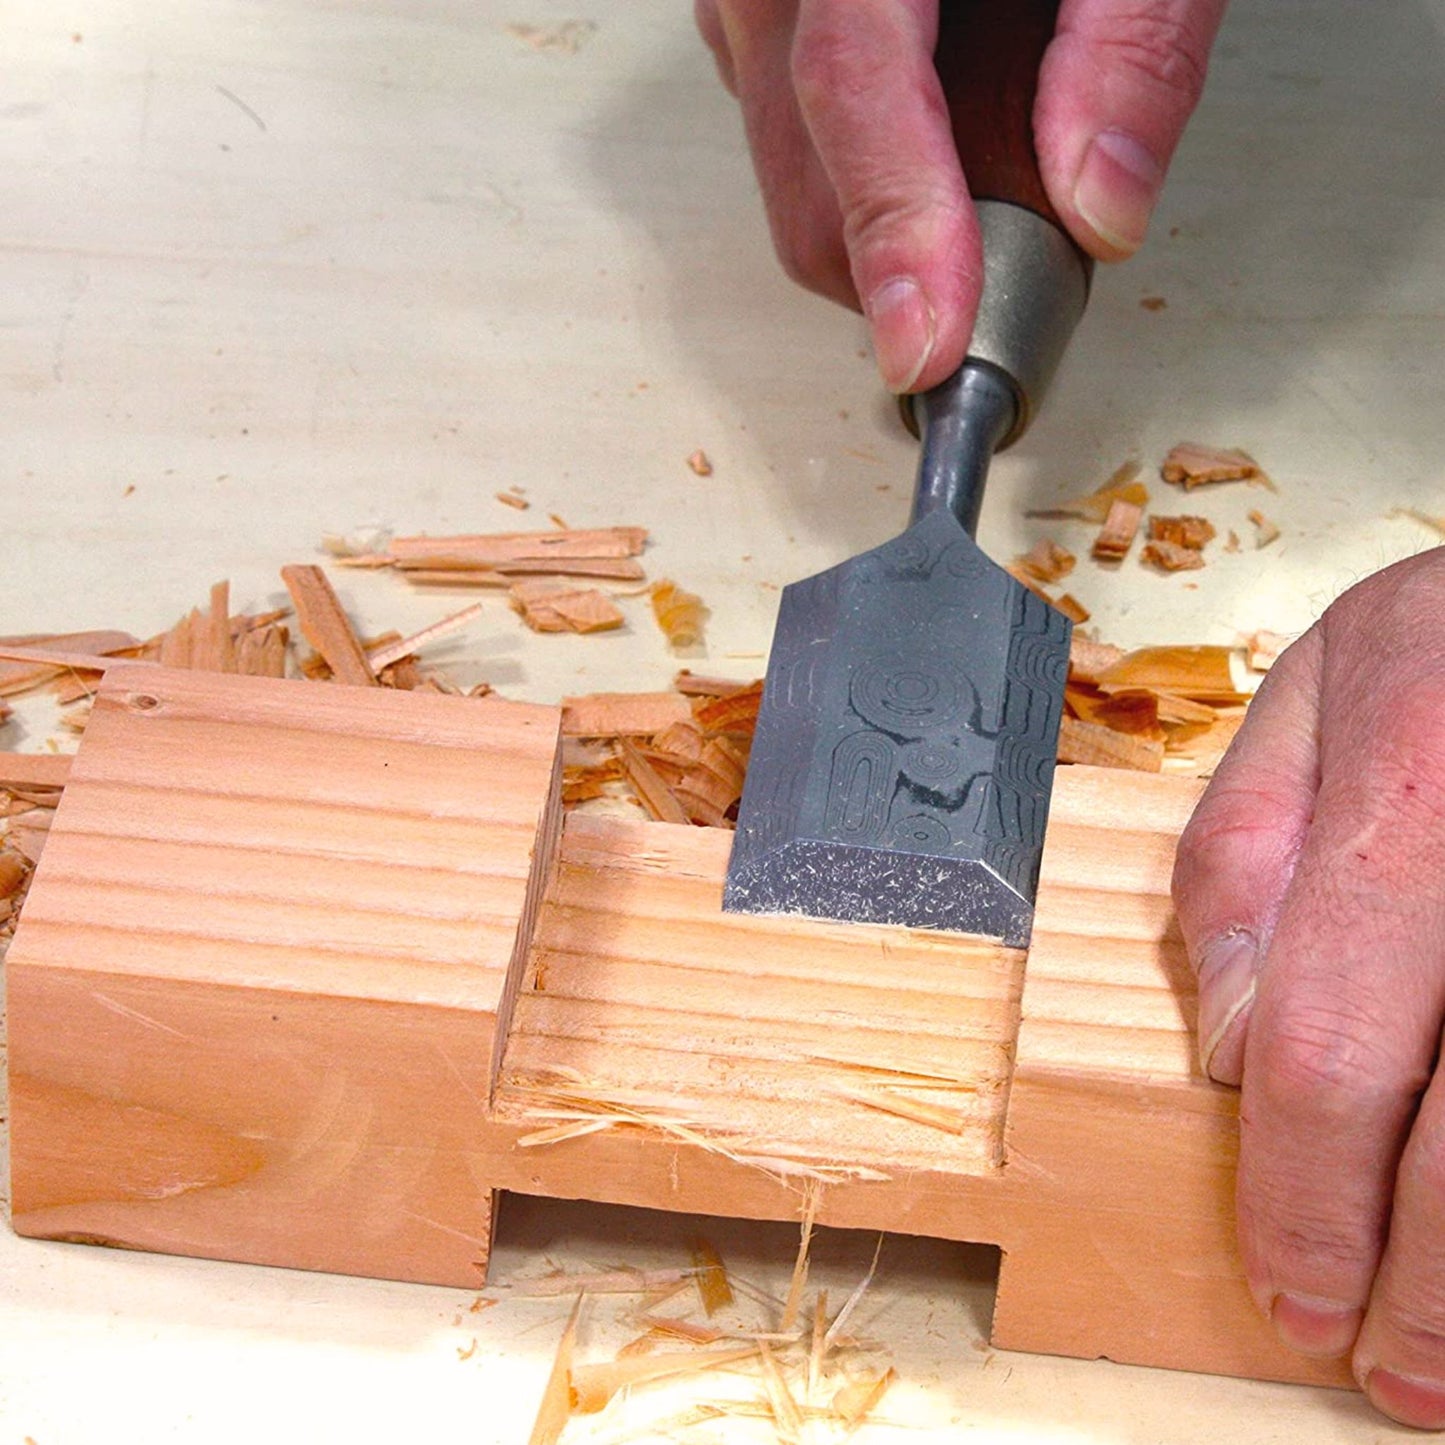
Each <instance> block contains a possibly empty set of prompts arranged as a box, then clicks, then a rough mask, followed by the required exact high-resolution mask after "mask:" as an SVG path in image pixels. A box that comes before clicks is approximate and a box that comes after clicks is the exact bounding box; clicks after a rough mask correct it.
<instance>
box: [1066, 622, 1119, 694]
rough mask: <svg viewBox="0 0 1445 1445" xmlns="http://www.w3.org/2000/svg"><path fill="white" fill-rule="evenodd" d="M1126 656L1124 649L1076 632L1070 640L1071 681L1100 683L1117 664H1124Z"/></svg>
mask: <svg viewBox="0 0 1445 1445" xmlns="http://www.w3.org/2000/svg"><path fill="white" fill-rule="evenodd" d="M1124 656H1125V653H1124V649H1123V648H1122V647H1115V646H1114V645H1113V643H1110V642H1095V641H1094V640H1093V638H1090V637H1085V636H1084V635H1083V633H1081V632H1076V633H1074V635H1073V636H1072V637H1071V638H1070V639H1069V681H1070V682H1098V680H1099V678H1100V677H1101V676H1102V675H1103V674H1104V673H1105V672H1107V671H1108V670H1109V668H1111V667H1113V666H1114V664H1115V663H1116V662H1122V661H1123V659H1124Z"/></svg>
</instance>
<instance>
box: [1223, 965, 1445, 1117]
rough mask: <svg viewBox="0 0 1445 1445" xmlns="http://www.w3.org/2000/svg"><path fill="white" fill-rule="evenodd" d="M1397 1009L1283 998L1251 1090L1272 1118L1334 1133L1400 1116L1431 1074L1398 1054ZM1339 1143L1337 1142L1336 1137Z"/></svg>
mask: <svg viewBox="0 0 1445 1445" xmlns="http://www.w3.org/2000/svg"><path fill="white" fill-rule="evenodd" d="M1397 1013H1398V1009H1397V1008H1396V1007H1392V1005H1391V1001H1390V1000H1388V999H1384V998H1366V997H1363V996H1359V995H1357V994H1353V993H1350V992H1346V991H1345V990H1343V989H1338V988H1336V989H1333V990H1331V991H1330V992H1329V993H1328V994H1327V995H1326V996H1323V997H1320V996H1314V997H1305V998H1301V997H1299V996H1298V994H1295V995H1291V996H1288V997H1287V998H1286V999H1285V1000H1284V1001H1283V1002H1282V1003H1281V1004H1280V1005H1279V1006H1278V1008H1277V1010H1276V1012H1275V1014H1274V1017H1273V1018H1272V1019H1271V1027H1270V1029H1269V1031H1268V1033H1267V1034H1266V1035H1265V1036H1264V1037H1263V1040H1262V1042H1261V1043H1260V1045H1259V1048H1258V1051H1257V1053H1256V1054H1255V1055H1254V1057H1253V1059H1252V1060H1251V1065H1252V1069H1253V1070H1254V1073H1255V1079H1254V1084H1255V1087H1256V1088H1257V1090H1258V1091H1259V1094H1260V1096H1261V1097H1262V1098H1263V1099H1264V1100H1265V1101H1266V1103H1267V1104H1268V1105H1270V1106H1272V1112H1273V1113H1274V1114H1275V1116H1276V1117H1291V1116H1293V1117H1303V1118H1308V1119H1310V1120H1312V1121H1316V1122H1318V1123H1321V1124H1324V1125H1325V1126H1326V1127H1328V1128H1330V1129H1332V1130H1336V1131H1338V1130H1341V1129H1347V1128H1348V1126H1350V1125H1352V1124H1353V1123H1354V1121H1356V1120H1359V1119H1370V1120H1376V1121H1378V1120H1379V1119H1380V1118H1381V1116H1382V1110H1383V1111H1385V1112H1386V1113H1388V1114H1391V1115H1394V1114H1397V1113H1400V1112H1402V1111H1403V1110H1405V1109H1406V1108H1407V1107H1408V1106H1410V1105H1413V1103H1414V1101H1415V1100H1416V1099H1417V1098H1418V1096H1419V1095H1420V1093H1421V1092H1423V1090H1424V1088H1425V1085H1426V1084H1427V1083H1428V1082H1429V1071H1428V1068H1425V1067H1422V1066H1421V1065H1420V1064H1419V1063H1417V1062H1414V1061H1412V1060H1411V1059H1410V1058H1409V1057H1408V1054H1407V1051H1404V1050H1400V1049H1397V1048H1395V1047H1394V1046H1393V1045H1394V1041H1395V1038H1396V1035H1397V1032H1398V1029H1397V1027H1396V1016H1397ZM1336 1137H1337V1135H1336Z"/></svg>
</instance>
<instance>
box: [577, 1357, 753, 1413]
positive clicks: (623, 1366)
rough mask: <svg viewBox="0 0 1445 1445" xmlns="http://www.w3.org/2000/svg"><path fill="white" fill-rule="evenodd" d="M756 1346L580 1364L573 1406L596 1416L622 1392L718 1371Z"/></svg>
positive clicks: (578, 1410)
mask: <svg viewBox="0 0 1445 1445" xmlns="http://www.w3.org/2000/svg"><path fill="white" fill-rule="evenodd" d="M757 1353H758V1347H757V1346H756V1345H752V1344H749V1345H734V1346H732V1347H731V1348H729V1349H725V1350H687V1351H684V1352H682V1353H673V1354H666V1355H642V1356H639V1357H636V1358H632V1359H625V1360H612V1361H608V1362H605V1363H602V1364H596V1365H579V1366H577V1367H576V1368H575V1369H574V1370H573V1371H572V1408H573V1409H574V1410H576V1411H577V1413H578V1414H579V1415H593V1414H596V1413H597V1411H599V1410H602V1409H604V1408H606V1405H607V1402H608V1401H609V1400H610V1399H612V1397H613V1396H614V1395H615V1394H616V1393H617V1392H618V1391H619V1390H625V1389H635V1388H636V1387H637V1386H638V1385H646V1384H651V1383H652V1382H653V1381H655V1380H666V1379H672V1378H675V1377H677V1376H679V1375H692V1374H697V1373H700V1372H702V1371H703V1370H716V1369H718V1368H719V1367H721V1366H723V1365H732V1364H737V1363H738V1362H739V1361H741V1360H748V1359H753V1358H755V1357H756V1356H757Z"/></svg>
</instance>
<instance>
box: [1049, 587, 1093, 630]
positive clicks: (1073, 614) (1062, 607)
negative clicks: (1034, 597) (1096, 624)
mask: <svg viewBox="0 0 1445 1445" xmlns="http://www.w3.org/2000/svg"><path fill="white" fill-rule="evenodd" d="M1049 605H1050V606H1051V607H1057V608H1058V609H1059V611H1060V612H1062V613H1063V614H1064V616H1065V617H1067V618H1068V619H1069V621H1070V622H1074V623H1082V622H1087V621H1088V620H1089V617H1090V615H1091V614H1090V612H1089V609H1088V608H1087V607H1085V606H1084V604H1083V603H1082V602H1080V601H1079V599H1078V598H1077V597H1075V596H1074V594H1073V593H1072V592H1065V593H1063V594H1062V595H1061V596H1058V597H1055V598H1053V600H1052V601H1051V602H1050V604H1049Z"/></svg>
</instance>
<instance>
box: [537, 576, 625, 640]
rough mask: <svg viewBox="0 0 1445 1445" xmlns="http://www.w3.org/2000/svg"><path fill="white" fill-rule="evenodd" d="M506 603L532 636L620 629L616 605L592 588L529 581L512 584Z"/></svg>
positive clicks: (548, 581)
mask: <svg viewBox="0 0 1445 1445" xmlns="http://www.w3.org/2000/svg"><path fill="white" fill-rule="evenodd" d="M508 600H509V601H510V602H511V604H512V608H513V610H514V611H516V612H517V613H519V614H520V615H521V618H522V621H523V622H525V623H526V624H527V626H528V627H530V628H531V629H532V630H533V631H534V632H581V633H586V632H608V631H611V630H612V629H613V628H617V627H621V626H622V620H623V619H622V613H621V612H620V611H619V610H618V607H617V604H616V603H615V602H613V600H612V599H611V598H610V597H609V596H607V594H606V593H605V592H601V591H599V590H598V589H597V588H595V587H578V586H576V585H575V584H572V583H567V582H556V581H550V580H546V579H543V578H532V579H530V580H528V581H525V582H518V583H515V584H514V585H513V586H512V587H511V589H510V591H509V593H508Z"/></svg>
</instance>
